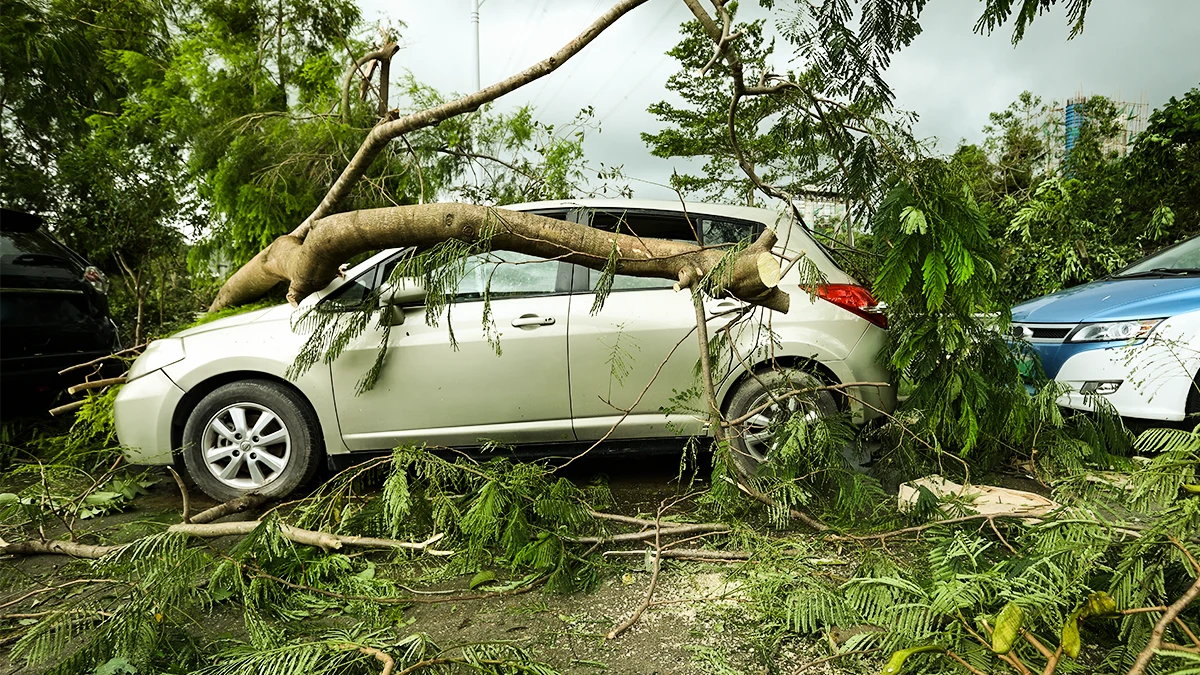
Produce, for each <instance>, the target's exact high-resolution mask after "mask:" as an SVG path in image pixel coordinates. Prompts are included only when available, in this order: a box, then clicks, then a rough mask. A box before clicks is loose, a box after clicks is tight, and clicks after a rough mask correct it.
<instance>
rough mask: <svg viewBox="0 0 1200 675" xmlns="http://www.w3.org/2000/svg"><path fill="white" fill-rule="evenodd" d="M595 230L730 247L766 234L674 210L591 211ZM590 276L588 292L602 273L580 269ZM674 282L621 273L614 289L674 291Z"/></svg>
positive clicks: (749, 224) (746, 223)
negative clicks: (663, 289)
mask: <svg viewBox="0 0 1200 675" xmlns="http://www.w3.org/2000/svg"><path fill="white" fill-rule="evenodd" d="M589 215H590V223H591V226H592V227H595V228H598V229H601V230H606V231H608V232H619V233H621V234H629V235H634V236H638V237H654V238H656V239H671V240H674V241H686V242H689V243H693V244H694V243H696V240H697V239H699V240H700V241H702V242H703V243H704V245H705V246H730V245H733V244H737V243H739V242H743V241H745V242H747V243H748V242H752V241H754V240H755V239H757V238H758V236H759V235H761V234H762V233H763V230H764V229H766V226H765V225H763V224H762V223H760V222H756V221H752V220H740V219H736V218H721V217H718V216H709V215H703V214H689V216H690V218H689V217H688V216H684V215H683V213H682V212H675V211H637V210H628V211H616V210H614V211H598V210H595V211H590V214H589ZM584 271H586V273H587V288H588V291H593V290H595V289H596V284H597V282H598V281H599V279H600V272H598V271H597V270H593V269H587V270H584V269H582V268H581V269H580V270H579V272H580V273H583V272H584ZM674 283H675V282H674V281H672V280H670V279H659V278H656V277H635V276H629V275H625V274H618V275H617V276H616V277H615V278H614V279H613V285H612V290H614V291H635V290H651V289H662V288H671V287H672V286H673V285H674Z"/></svg>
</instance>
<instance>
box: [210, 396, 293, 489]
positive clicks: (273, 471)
mask: <svg viewBox="0 0 1200 675" xmlns="http://www.w3.org/2000/svg"><path fill="white" fill-rule="evenodd" d="M201 450H202V451H203V452H204V464H205V466H207V467H208V470H209V472H211V473H212V475H213V476H214V477H215V478H216V479H217V480H219V481H221V482H222V483H224V484H225V485H228V486H230V487H233V488H237V489H239V490H254V489H258V488H261V487H263V486H264V485H266V484H267V483H270V482H271V481H273V480H275V479H276V478H278V477H279V475H280V474H281V473H283V470H284V469H285V468H287V465H288V459H289V458H290V457H291V450H292V438H291V434H290V433H288V429H287V427H286V426H284V424H283V420H281V419H280V418H279V416H278V415H276V414H275V413H274V412H273V411H272V410H270V409H269V408H266V407H263V406H261V405H258V404H257V403H235V404H234V405H231V406H229V407H227V408H225V409H224V410H221V411H220V412H218V413H217V414H216V415H213V417H212V419H210V420H209V421H208V424H207V425H205V427H204V437H203V439H202V440H201Z"/></svg>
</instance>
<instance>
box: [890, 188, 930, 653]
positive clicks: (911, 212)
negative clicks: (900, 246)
mask: <svg viewBox="0 0 1200 675" xmlns="http://www.w3.org/2000/svg"><path fill="white" fill-rule="evenodd" d="M900 227H901V228H902V229H903V230H904V233H905V234H913V233H914V232H917V233H920V234H925V231H926V230H927V229H928V223H927V221H926V220H925V212H924V211H922V210H921V209H918V208H917V207H915V206H906V207H904V210H903V211H901V212H900ZM896 653H897V654H898V653H899V652H896Z"/></svg>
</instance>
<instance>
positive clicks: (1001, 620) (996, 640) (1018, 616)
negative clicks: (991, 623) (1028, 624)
mask: <svg viewBox="0 0 1200 675" xmlns="http://www.w3.org/2000/svg"><path fill="white" fill-rule="evenodd" d="M1024 621H1025V612H1024V610H1022V609H1021V608H1020V607H1018V606H1017V605H1016V604H1015V603H1012V602H1010V603H1008V604H1007V605H1005V606H1004V609H1002V610H1000V614H999V615H998V616H997V617H996V629H995V630H994V631H993V632H992V651H994V652H996V653H997V654H1007V653H1009V652H1010V651H1012V648H1013V644H1014V643H1016V641H1017V636H1019V635H1020V634H1021V624H1022V623H1024Z"/></svg>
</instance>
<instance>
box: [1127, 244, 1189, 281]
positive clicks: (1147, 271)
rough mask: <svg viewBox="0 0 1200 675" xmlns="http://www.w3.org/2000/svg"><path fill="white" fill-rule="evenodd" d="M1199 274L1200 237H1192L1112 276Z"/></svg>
mask: <svg viewBox="0 0 1200 675" xmlns="http://www.w3.org/2000/svg"><path fill="white" fill-rule="evenodd" d="M1185 274H1200V237H1192V238H1191V239H1188V240H1187V241H1183V242H1180V243H1178V244H1176V245H1174V246H1172V247H1170V248H1168V249H1167V250H1165V251H1162V252H1160V253H1156V254H1154V255H1152V256H1150V257H1149V258H1146V259H1144V260H1141V261H1139V262H1136V263H1134V264H1132V265H1130V266H1129V267H1126V268H1125V269H1123V270H1121V271H1120V272H1117V273H1116V274H1114V275H1113V276H1114V277H1116V278H1118V279H1119V278H1122V277H1141V276H1158V275H1162V276H1179V275H1185Z"/></svg>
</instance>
